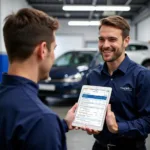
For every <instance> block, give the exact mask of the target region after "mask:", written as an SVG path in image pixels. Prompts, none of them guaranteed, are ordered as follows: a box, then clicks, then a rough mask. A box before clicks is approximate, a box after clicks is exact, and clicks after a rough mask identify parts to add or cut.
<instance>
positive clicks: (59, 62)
mask: <svg viewBox="0 0 150 150" xmlns="http://www.w3.org/2000/svg"><path fill="white" fill-rule="evenodd" d="M72 57H73V53H66V54H65V55H62V56H60V57H59V58H58V59H56V61H55V63H54V66H66V65H68V64H69V63H70V61H71V59H72Z"/></svg>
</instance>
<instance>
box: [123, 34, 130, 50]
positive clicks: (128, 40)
mask: <svg viewBox="0 0 150 150" xmlns="http://www.w3.org/2000/svg"><path fill="white" fill-rule="evenodd" d="M129 42H130V37H129V36H127V37H126V38H125V39H124V47H125V48H126V47H127V46H128V44H129Z"/></svg>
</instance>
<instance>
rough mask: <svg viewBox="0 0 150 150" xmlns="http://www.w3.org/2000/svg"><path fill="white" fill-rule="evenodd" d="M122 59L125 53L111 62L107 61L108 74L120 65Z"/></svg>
mask: <svg viewBox="0 0 150 150" xmlns="http://www.w3.org/2000/svg"><path fill="white" fill-rule="evenodd" d="M124 59H125V55H122V56H121V57H120V58H119V59H117V60H115V61H113V62H107V66H108V72H109V74H110V75H112V74H113V72H114V71H115V70H117V69H118V67H119V66H120V64H121V63H122V61H123V60H124Z"/></svg>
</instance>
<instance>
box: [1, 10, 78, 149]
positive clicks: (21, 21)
mask: <svg viewBox="0 0 150 150" xmlns="http://www.w3.org/2000/svg"><path fill="white" fill-rule="evenodd" d="M5 21H6V22H5V24H4V27H3V34H4V41H5V46H6V50H7V54H8V58H9V69H8V73H5V74H3V75H2V83H1V85H0V149H1V150H66V137H65V132H67V131H68V129H72V128H73V127H72V125H71V124H72V121H73V119H74V112H75V110H76V107H77V104H75V105H74V106H73V107H72V108H71V109H70V110H69V111H68V113H67V115H66V117H65V119H64V120H60V119H59V117H58V116H57V115H56V114H55V113H54V112H52V110H50V109H49V108H48V107H47V106H46V105H44V104H43V103H42V102H41V101H40V99H39V98H38V96H37V94H38V85H37V82H38V81H39V80H43V79H47V78H48V77H49V71H50V69H51V66H52V65H53V62H54V49H55V47H56V42H55V31H56V30H57V29H58V25H59V23H58V20H56V19H54V18H52V17H49V16H48V15H47V14H45V13H43V12H42V11H39V10H36V9H32V8H31V9H30V8H24V9H20V10H19V11H18V12H17V13H16V14H11V15H9V16H7V17H6V19H5Z"/></svg>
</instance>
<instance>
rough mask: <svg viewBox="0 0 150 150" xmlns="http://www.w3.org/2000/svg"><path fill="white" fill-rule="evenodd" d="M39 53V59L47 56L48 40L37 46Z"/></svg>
mask: <svg viewBox="0 0 150 150" xmlns="http://www.w3.org/2000/svg"><path fill="white" fill-rule="evenodd" d="M37 55H38V58H39V59H42V60H43V59H44V58H45V56H46V55H47V47H46V42H42V43H40V44H39V45H38V47H37Z"/></svg>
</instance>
